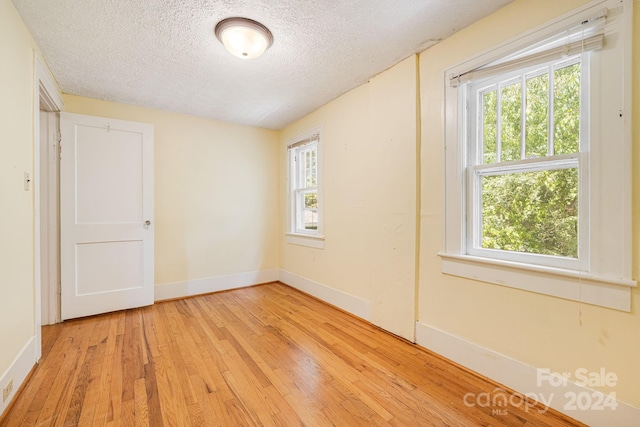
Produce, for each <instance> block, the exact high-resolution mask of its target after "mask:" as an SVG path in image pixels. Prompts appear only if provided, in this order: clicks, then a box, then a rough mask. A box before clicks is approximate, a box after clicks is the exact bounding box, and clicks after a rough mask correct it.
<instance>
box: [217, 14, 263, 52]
mask: <svg viewBox="0 0 640 427" xmlns="http://www.w3.org/2000/svg"><path fill="white" fill-rule="evenodd" d="M215 32H216V37H217V38H218V40H220V41H221V42H222V44H223V45H224V47H226V48H227V50H228V51H229V52H231V53H232V54H233V55H235V56H237V57H238V58H242V59H253V58H257V57H259V56H260V55H262V54H263V53H264V51H265V50H267V49H269V47H270V46H271V45H272V44H273V35H272V34H271V31H269V29H268V28H267V27H265V26H264V25H262V24H261V23H259V22H256V21H254V20H251V19H247V18H227V19H223V20H222V21H220V22H218V24H217V25H216V30H215Z"/></svg>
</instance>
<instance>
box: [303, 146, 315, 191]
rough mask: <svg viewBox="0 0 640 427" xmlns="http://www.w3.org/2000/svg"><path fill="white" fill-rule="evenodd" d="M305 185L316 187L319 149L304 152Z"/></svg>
mask: <svg viewBox="0 0 640 427" xmlns="http://www.w3.org/2000/svg"><path fill="white" fill-rule="evenodd" d="M303 156H304V168H305V169H304V187H307V188H308V187H316V186H317V185H318V184H317V177H316V176H317V173H316V170H317V150H316V148H313V149H312V150H308V151H305V152H304V154H303Z"/></svg>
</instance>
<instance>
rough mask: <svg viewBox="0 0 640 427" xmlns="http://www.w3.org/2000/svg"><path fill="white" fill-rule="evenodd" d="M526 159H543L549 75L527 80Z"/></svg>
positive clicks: (547, 116) (546, 130) (547, 112)
mask: <svg viewBox="0 0 640 427" xmlns="http://www.w3.org/2000/svg"><path fill="white" fill-rule="evenodd" d="M526 96H527V113H526V114H527V118H526V126H525V129H526V143H525V149H526V150H525V151H526V157H527V158H532V157H544V156H546V155H547V151H548V140H549V128H548V126H549V74H542V75H540V76H536V77H532V78H530V79H527V93H526Z"/></svg>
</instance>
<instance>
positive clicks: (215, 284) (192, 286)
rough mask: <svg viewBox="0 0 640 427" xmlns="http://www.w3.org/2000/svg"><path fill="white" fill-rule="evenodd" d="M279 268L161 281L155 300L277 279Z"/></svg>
mask: <svg viewBox="0 0 640 427" xmlns="http://www.w3.org/2000/svg"><path fill="white" fill-rule="evenodd" d="M279 273H280V270H278V269H271V270H260V271H249V272H246V273H238V274H230V275H227V276H215V277H206V278H204V279H195V280H187V281H185V282H174V283H162V284H157V285H156V286H155V289H154V290H155V296H154V299H155V301H162V300H167V299H173V298H183V297H188V296H193V295H201V294H208V293H211V292H219V291H227V290H229V289H237V288H244V287H247V286H253V285H259V284H261V283H269V282H276V281H278V277H279Z"/></svg>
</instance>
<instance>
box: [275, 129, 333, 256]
mask: <svg viewBox="0 0 640 427" xmlns="http://www.w3.org/2000/svg"><path fill="white" fill-rule="evenodd" d="M286 145H287V231H286V232H285V235H286V242H287V243H291V244H296V245H302V246H309V247H313V248H318V249H323V248H324V235H323V232H324V227H323V212H322V206H323V200H322V128H321V127H318V128H315V129H312V130H310V131H308V132H305V133H304V134H301V135H298V136H296V137H295V138H292V139H291V140H289V141H288V142H287V144H286ZM314 148H315V151H316V165H315V178H316V186H315V187H308V186H307V185H306V183H305V184H304V185H300V183H301V182H303V181H306V179H305V178H306V175H305V168H302V167H301V165H302V163H297V158H299V156H300V155H302V154H303V153H305V152H309V151H310V150H313V149H314ZM314 192H315V193H316V198H317V208H316V209H315V210H316V214H317V228H316V229H305V228H304V227H303V223H302V222H301V220H302V215H303V212H304V211H305V210H308V209H305V207H304V195H305V194H309V193H314Z"/></svg>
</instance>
